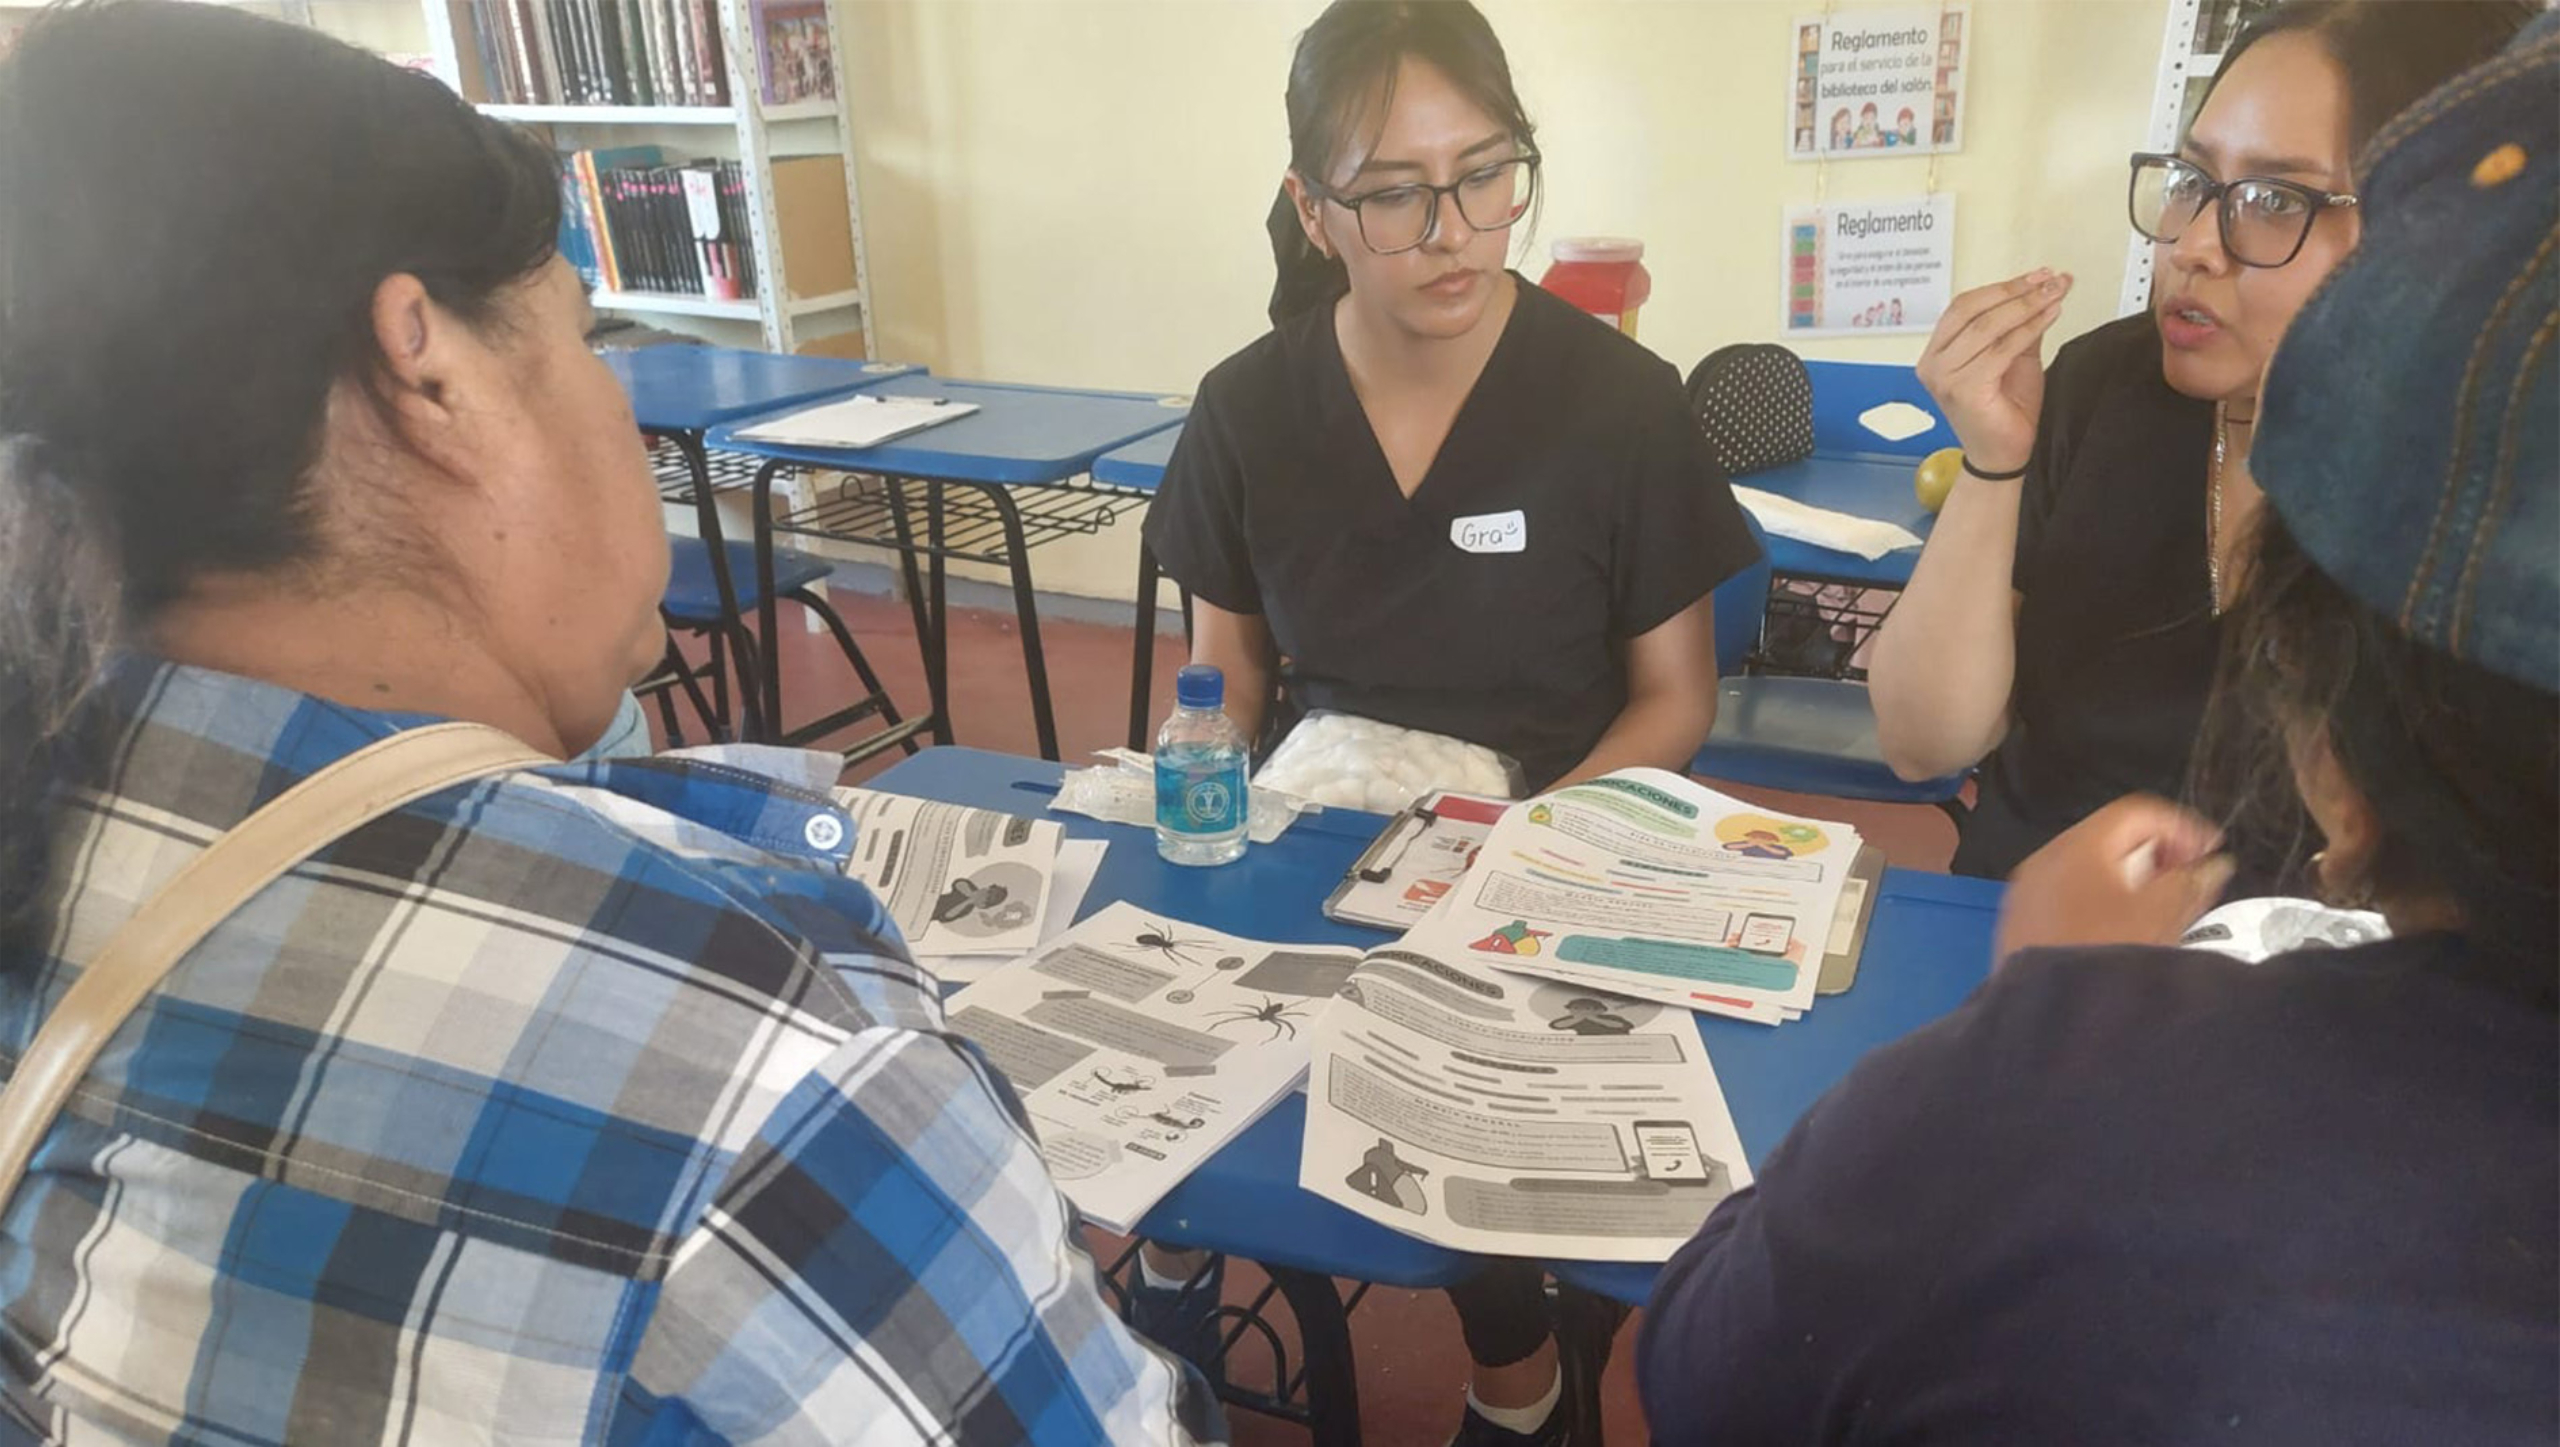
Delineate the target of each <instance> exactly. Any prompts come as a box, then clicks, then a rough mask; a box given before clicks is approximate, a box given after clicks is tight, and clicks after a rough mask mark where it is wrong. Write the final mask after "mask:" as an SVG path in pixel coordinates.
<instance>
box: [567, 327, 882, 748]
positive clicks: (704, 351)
mask: <svg viewBox="0 0 2560 1447" xmlns="http://www.w3.org/2000/svg"><path fill="white" fill-rule="evenodd" d="M603 356H604V363H605V365H606V366H607V367H609V368H611V369H612V371H613V375H614V377H615V378H616V380H618V381H620V382H621V383H622V390H623V394H624V395H625V396H626V397H628V398H629V399H630V401H631V415H632V418H633V420H635V421H637V422H638V423H639V424H640V433H641V435H642V436H644V437H650V438H657V439H662V440H664V441H666V442H667V443H669V444H670V445H672V446H673V447H674V448H675V449H676V451H677V453H678V454H679V455H681V456H682V457H683V459H684V466H685V476H684V478H683V480H682V481H681V482H680V483H678V484H676V485H675V486H672V487H667V488H665V489H663V490H664V491H665V493H666V495H667V498H668V500H669V501H671V502H677V503H687V502H689V503H691V504H692V505H693V509H694V526H695V531H696V532H697V533H699V534H700V535H701V538H702V542H703V546H704V547H705V549H706V550H707V551H708V553H709V555H710V562H711V577H712V583H713V586H714V588H715V589H716V590H717V591H718V593H719V596H720V608H721V615H722V616H723V617H726V618H737V617H739V616H740V609H739V603H738V587H737V582H736V580H735V579H734V578H732V577H731V576H730V575H729V551H728V549H727V548H726V547H724V546H722V539H721V535H720V510H719V508H718V507H717V506H715V505H714V497H713V487H712V481H711V459H710V456H709V454H708V452H707V450H706V449H705V447H704V445H703V439H704V436H705V435H706V434H707V433H709V432H710V430H711V429H712V428H714V427H717V426H719V425H720V424H721V423H723V422H730V421H735V420H736V419H738V418H741V417H752V416H755V415H756V414H758V413H763V412H772V411H775V410H777V409H780V408H785V407H795V406H799V405H801V404H803V403H808V402H815V401H818V400H820V399H822V398H826V397H833V396H838V395H841V394H844V393H847V392H856V391H860V390H861V389H863V388H865V387H871V386H876V385H878V384H880V383H882V382H886V381H889V380H890V379H892V378H895V377H904V376H909V375H912V374H914V373H917V372H920V371H922V370H923V369H922V368H920V367H915V366H910V365H907V364H905V363H900V362H863V361H850V360H847V359H845V358H841V357H800V356H785V355H782V354H779V353H774V352H749V351H740V350H738V349H736V348H732V347H693V346H682V345H668V346H658V347H640V348H636V349H633V350H627V351H609V352H606V353H604V354H603ZM768 591H769V589H768ZM763 656H764V657H765V658H766V659H771V658H772V657H773V656H774V655H773V652H772V639H771V637H770V635H768V636H767V638H766V640H765V651H764V655H763ZM763 671H765V672H770V671H771V670H770V669H766V670H763ZM745 676H746V679H747V688H746V698H745V709H744V712H745V714H746V733H747V737H748V738H750V739H761V738H762V737H764V736H765V730H764V726H763V720H766V719H771V720H773V727H774V729H775V730H777V731H778V730H779V729H780V727H781V718H782V716H781V714H780V712H779V711H778V710H775V711H768V710H767V708H766V706H765V705H766V700H767V698H768V697H770V696H772V695H769V694H768V693H767V692H766V691H765V690H764V689H762V688H761V687H760V686H759V685H758V684H757V682H756V680H757V678H758V677H759V676H760V674H759V672H758V671H757V670H756V669H749V670H747V671H746V675H745ZM724 697H725V695H724Z"/></svg>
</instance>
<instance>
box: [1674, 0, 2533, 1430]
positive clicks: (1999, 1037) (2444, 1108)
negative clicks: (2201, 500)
mask: <svg viewBox="0 0 2560 1447" xmlns="http://www.w3.org/2000/svg"><path fill="white" fill-rule="evenodd" d="M2555 118H2560V16H2553V17H2546V18H2545V19H2544V20H2543V21H2541V22H2538V23H2537V24H2536V25H2535V27H2534V28H2533V29H2532V30H2530V31H2528V32H2527V33H2526V36H2525V38H2524V39H2523V40H2521V41H2520V42H2518V44H2517V45H2516V46H2515V47H2513V48H2511V49H2510V50H2509V51H2508V52H2506V53H2505V54H2504V55H2503V56H2502V57H2500V58H2499V59H2497V60H2495V61H2492V62H2491V63H2490V64H2488V65H2487V66H2485V67H2483V68H2481V69H2479V70H2476V71H2474V72H2472V73H2470V74H2468V75H2466V76H2464V77H2462V78H2461V79H2459V80H2458V81H2456V82H2455V83H2454V84H2452V85H2450V86H2448V87H2446V88H2445V89H2443V90H2441V91H2438V92H2437V93H2436V94H2435V95H2434V96H2432V97H2430V98H2429V99H2427V100H2425V101H2422V102H2420V103H2419V104H2418V105H2417V106H2416V107H2415V108H2414V109H2413V110H2412V111H2411V112H2409V114H2408V115H2406V116H2404V117H2403V119H2402V120H2401V121H2399V122H2398V123H2395V125H2394V126H2392V127H2390V128H2387V129H2386V130H2385V131H2384V133H2383V134H2382V135H2381V137H2380V138H2379V139H2378V140H2377V141H2376V142H2375V144H2374V147H2373V149H2372V151H2371V153H2370V158H2371V159H2370V162H2369V164H2370V173H2369V181H2368V183H2367V188H2366V192H2365V202H2366V213H2367V214H2366V221H2365V236H2364V240H2363V243H2362V245H2361V247H2360V248H2359V249H2358V251H2357V253H2356V254H2355V256H2353V257H2352V258H2350V259H2349V260H2347V261H2346V262H2345V263H2344V264H2343V265H2342V267H2341V268H2340V269H2339V271H2338V272H2337V273H2336V274H2335V276H2334V277H2333V278H2332V279H2331V281H2330V283H2329V285H2328V286H2327V288H2326V289H2325V290H2323V291H2322V293H2321V294H2320V295H2319V296H2318V297H2316V298H2314V299H2313V300H2312V301H2311V302H2310V303H2309V304H2308V305H2307V306H2306V307H2305V308H2304V310H2303V311H2302V313H2301V315H2300V316H2299V317H2298V318H2297V319H2296V320H2295V322H2294V324H2293V327H2292V329H2291V330H2290V332H2289V333H2288V335H2287V336H2286V338H2285V340H2284V342H2283V345H2282V348H2281V350H2280V351H2279V352H2278V354H2277V356H2276V358H2275V362H2274V365H2273V367H2272V368H2271V370H2270V372H2269V374H2268V377H2267V382H2266V388H2265V392H2264V397H2265V402H2266V407H2265V419H2264V423H2263V426H2262V430H2261V432H2260V435H2259V437H2258V441H2257V446H2256V449H2255V452H2254V455H2253V457H2252V465H2253V467H2254V469H2255V471H2256V473H2257V476H2258V481H2259V483H2260V485H2261V486H2262V487H2263V488H2264V490H2265V495H2266V502H2267V508H2266V511H2265V513H2264V514H2262V525H2261V528H2260V531H2259V533H2258V535H2257V537H2256V540H2255V543H2254V545H2253V547H2252V549H2251V550H2250V551H2249V552H2248V553H2247V554H2246V555H2245V556H2244V558H2243V562H2244V563H2245V573H2244V575H2243V576H2244V578H2245V581H2244V582H2243V584H2242V586H2241V588H2240V589H2239V591H2238V593H2237V595H2236V597H2235V599H2234V605H2233V607H2232V609H2231V611H2230V612H2229V613H2228V614H2227V615H2226V617H2225V620H2224V625H2225V627H2226V629H2227V630H2228V634H2229V636H2228V638H2227V640H2226V647H2227V649H2228V651H2227V653H2226V654H2225V659H2224V666H2223V673H2222V682H2221V685H2220V691H2219V692H2218V694H2217V698H2216V719H2217V722H2216V725H2215V728H2214V729H2213V731H2212V737H2209V739H2208V743H2207V745H2206V746H2205V747H2206V751H2207V754H2208V757H2210V758H2214V759H2230V760H2234V761H2236V763H2235V765H2234V766H2233V767H2232V768H2230V769H2228V770H2226V772H2228V773H2229V774H2231V776H2232V777H2234V778H2235V779H2236V780H2237V785H2238V788H2237V789H2236V791H2235V792H2237V793H2239V794H2241V795H2243V796H2245V794H2246V792H2247V790H2246V786H2247V785H2248V784H2249V783H2251V782H2252V781H2253V780H2256V781H2263V780H2265V779H2267V778H2269V777H2274V778H2279V779H2282V780H2285V781H2286V782H2288V783H2289V784H2290V785H2291V787H2292V789H2293V791H2294V792H2295V793H2297V794H2298V795H2299V798H2300V800H2301V804H2302V807H2303V809H2304V810H2305V811H2306V812H2307V814H2308V816H2309V818H2310V820H2311V821H2312V823H2313V825H2314V826H2315V827H2316V829H2317V832H2318V835H2319V840H2318V842H2319V844H2320V846H2321V848H2320V851H2319V853H2318V854H2317V855H2315V856H2314V866H2313V867H2314V871H2315V873H2316V874H2317V876H2318V878H2319V881H2320V887H2321V889H2322V891H2323V893H2324V894H2326V895H2327V896H2329V898H2330V899H2331V901H2332V902H2334V903H2339V904H2349V905H2359V906H2364V907H2369V908H2372V909H2376V910H2379V911H2380V912H2381V913H2382V915H2383V916H2384V917H2385V918H2386V919H2387V920H2388V921H2389V923H2390V926H2391V929H2392V932H2393V937H2391V938H2389V939H2385V940H2382V941H2379V942H2376V943H2370V944H2363V945H2357V946H2353V947H2349V948H2327V949H2305V950H2299V951H2296V952H2292V953H2287V954H2279V955H2277V956H2275V957H2273V958H2270V959H2267V960H2265V961H2263V962H2261V963H2257V964H2254V965H2252V964H2244V963H2241V962H2239V961H2237V960H2233V959H2229V958H2226V957H2223V956H2220V955H2215V954H2208V953H2203V952H2200V951H2181V950H2175V949H2164V948H2158V947H2156V946H2157V945H2158V944H2161V943H2167V942H2173V941H2175V940H2177V939H2178V938H2179V937H2180V935H2181V934H2182V932H2183V931H2184V930H2185V929H2186V927H2187V926H2188V924H2189V923H2190V922H2191V921H2192V920H2193V919H2194V917H2195V916H2196V914H2197V912H2198V911H2199V910H2201V909H2202V908H2203V907H2204V906H2205V905H2206V904H2207V903H2209V902H2210V901H2211V900H2213V899H2214V898H2215V897H2216V895H2218V894H2219V892H2220V891H2221V889H2222V887H2223V885H2224V883H2225V882H2226V881H2227V880H2228V879H2229V877H2230V874H2231V870H2232V867H2233V865H2232V861H2231V860H2230V858H2229V856H2228V855H2226V854H2223V853H2221V852H2220V849H2221V831H2219V830H2218V829H2216V828H2215V827H2214V826H2213V825H2211V824H2209V823H2207V822H2206V821H2205V820H2204V819H2203V818H2202V817H2200V816H2197V815H2193V814H2189V813H2187V812H2185V811H2183V810H2181V809H2179V808H2177V807H2176V806H2173V805H2171V804H2169V803H2167V802H2166V801H2163V800H2160V799H2157V798H2142V797H2134V798H2129V799H2126V800H2123V801H2119V802H2118V803H2116V804H2113V805H2110V806H2108V807H2106V808H2104V809H2102V810H2100V811H2099V812H2097V813H2096V814H2094V815H2093V816H2092V817H2091V818H2089V819H2088V820H2087V821H2085V822H2083V823H2082V824H2080V825H2078V826H2077V827H2075V828H2073V829H2071V830H2069V831H2068V832H2066V833H2064V834H2062V835H2061V836H2060V837H2059V838H2057V839H2056V840H2055V841H2054V842H2053V843H2051V844H2050V845H2048V846H2046V847H2045V848H2044V849H2043V850H2041V851H2039V852H2038V853H2037V854H2035V855H2034V856H2032V857H2031V858H2029V859H2028V860H2027V861H2026V863H2025V864H2023V865H2022V866H2021V867H2020V868H2019V870H2018V872H2017V874H2016V876H2015V878H2014V881H2013V883H2012V885H2011V887H2010V890H2009V895H2008V899H2007V901H2006V903H2005V906H2004V910H2003V917H2002V924H2001V935H2000V953H2001V957H2002V958H2003V960H2004V961H2005V962H2004V963H2003V964H2002V965H2001V966H2000V967H1999V969H1998V971H1997V973H1996V974H1995V975H1994V977H1993V979H1992V980H1991V982H1990V983H1989V984H1987V985H1985V986H1984V987H1983V988H1982V989H1981V990H1980V991H1979V992H1977V993H1976V994H1975V995H1974V997H1973V998H1972V999H1971V1000H1969V1001H1968V1002H1967V1003H1966V1004H1965V1005H1964V1006H1963V1007H1961V1008H1960V1009H1958V1010H1957V1011H1956V1012H1955V1013H1953V1014H1951V1015H1949V1016H1948V1017H1947V1018H1946V1019H1944V1020H1942V1021H1940V1022H1938V1023H1937V1024H1935V1025H1933V1026H1931V1027H1929V1028H1927V1029H1924V1030H1921V1031H1919V1032H1918V1033H1916V1034H1914V1035H1912V1036H1910V1037H1909V1038H1907V1039H1905V1040H1903V1041H1901V1042H1899V1043H1897V1044H1895V1045H1892V1046H1889V1047H1887V1048H1885V1049H1883V1050H1880V1051H1878V1052H1876V1053H1875V1054H1874V1055H1872V1056H1870V1057H1869V1058H1868V1059H1867V1060H1865V1061H1864V1062H1862V1063H1861V1064H1860V1065H1859V1066H1858V1067H1857V1069H1856V1070H1854V1071H1853V1072H1852V1073H1851V1074H1850V1076H1849V1077H1848V1079H1847V1080H1845V1081H1844V1082H1842V1083H1841V1085H1840V1086H1839V1087H1838V1088H1837V1089H1835V1090H1833V1091H1832V1092H1831V1093H1830V1094H1829V1095H1828V1096H1826V1097H1824V1098H1823V1099H1822V1100H1821V1101H1820V1102H1819V1103H1817V1104H1816V1105H1815V1106H1814V1108H1813V1109H1812V1110H1811V1111H1810V1112H1809V1113H1807V1115H1806V1116H1805V1117H1804V1119H1803V1120H1802V1121H1800V1122H1799V1123H1798V1125H1797V1126H1796V1128H1795V1130H1794V1131H1793V1132H1792V1133H1791V1134H1790V1135H1789V1136H1788V1137H1787V1139H1786V1140H1785V1141H1784V1142H1783V1143H1781V1144H1780V1145H1779V1146H1778V1148H1777V1150H1776V1151H1775V1152H1773V1153H1772V1154H1771V1155H1770V1157H1769V1158H1768V1160H1767V1162H1766V1164H1765V1166H1764V1168H1763V1169H1762V1170H1761V1171H1760V1173H1759V1177H1758V1182H1757V1184H1756V1185H1755V1186H1753V1187H1752V1188H1750V1189H1747V1190H1744V1191H1740V1192H1737V1193H1735V1194H1734V1195H1733V1196H1732V1197H1731V1198H1730V1199H1729V1200H1727V1201H1726V1202H1725V1203H1724V1204H1723V1205H1722V1206H1720V1207H1719V1208H1718V1209H1717V1211H1716V1213H1715V1214H1714V1215H1713V1216H1712V1217H1710V1218H1709V1219H1708V1221H1707V1222H1706V1224H1705V1226H1704V1227H1702V1228H1701V1230H1700V1232H1699V1234H1698V1236H1697V1237H1696V1239H1694V1240H1693V1241H1691V1242H1690V1243H1689V1245H1688V1246H1686V1247H1684V1248H1683V1249H1682V1250H1681V1252H1680V1253H1679V1254H1678V1255H1677V1256H1676V1257H1675V1258H1674V1259H1673V1260H1672V1262H1671V1263H1670V1265H1669V1266H1668V1267H1667V1268H1666V1269H1665V1271H1664V1273H1663V1275H1662V1278H1661V1280H1660V1283H1659V1285H1658V1287H1657V1289H1656V1292H1655V1295H1654V1298H1653V1301H1652V1303H1651V1305H1650V1307H1649V1308H1648V1310H1647V1311H1646V1312H1645V1315H1644V1330H1643V1333H1642V1336H1641V1338H1640V1342H1639V1347H1638V1353H1639V1376H1640V1381H1641V1385H1642V1390H1643V1395H1644V1402H1645V1410H1646V1412H1647V1414H1648V1415H1649V1416H1650V1417H1651V1419H1652V1424H1653V1431H1654V1440H1655V1441H1656V1442H1657V1443H1660V1444H1663V1447H1679V1444H1689V1443H1708V1442H1713V1443H1718V1444H1726V1447H1732V1444H1752V1443H1789V1444H1803V1443H1848V1442H1877V1443H1882V1442H1896V1443H1912V1442H2052V1443H2073V1444H2081V1447H2106V1444H2116V1443H2122V1444H2128V1447H2130V1444H2136V1443H2142V1444H2155V1443H2173V1442H2199V1441H2206V1440H2214V1441H2232V1442H2250V1443H2280V1444H2292V1443H2299V1444H2304V1447H2312V1444H2317V1447H2333V1444H2340V1443H2376V1444H2384V1443H2389V1444H2404V1443H2413V1442H2423V1443H2462V1444H2474V1443H2519V1444H2524V1443H2533V1444H2547V1443H2550V1442H2552V1441H2554V1440H2560V1213H2556V1212H2555V1207H2556V1206H2560V1129H2556V1127H2560V1088H2556V1087H2560V950H2555V941H2560V722H2555V720H2560V697H2556V696H2560V360H2555V356H2554V351H2553V349H2552V347H2551V346H2550V341H2551V337H2552V335H2553V333H2554V331H2555V330H2560V271H2556V270H2555V268H2554V267H2553V266H2552V264H2551V251H2552V247H2553V244H2554V240H2555V238H2560V124H2555Z"/></svg>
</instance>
